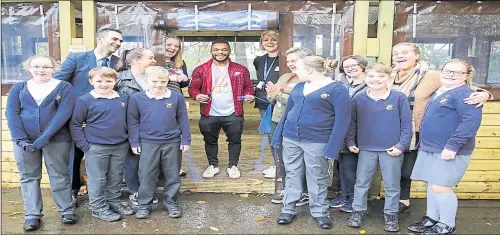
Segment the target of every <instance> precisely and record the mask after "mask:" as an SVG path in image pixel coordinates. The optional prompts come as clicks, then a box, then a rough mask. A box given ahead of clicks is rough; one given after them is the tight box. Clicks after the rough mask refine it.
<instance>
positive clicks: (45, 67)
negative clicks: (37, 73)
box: [30, 66, 54, 70]
mask: <svg viewBox="0 0 500 235" xmlns="http://www.w3.org/2000/svg"><path fill="white" fill-rule="evenodd" d="M30 68H32V69H43V70H47V69H53V68H54V67H48V66H43V67H40V66H30Z"/></svg>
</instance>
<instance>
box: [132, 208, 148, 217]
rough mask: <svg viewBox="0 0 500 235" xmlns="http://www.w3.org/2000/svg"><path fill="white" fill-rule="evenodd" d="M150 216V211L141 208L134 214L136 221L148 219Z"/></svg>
mask: <svg viewBox="0 0 500 235" xmlns="http://www.w3.org/2000/svg"><path fill="white" fill-rule="evenodd" d="M150 214H151V210H150V209H148V208H144V207H141V208H139V209H138V210H137V212H135V218H137V219H148V218H149V215H150Z"/></svg>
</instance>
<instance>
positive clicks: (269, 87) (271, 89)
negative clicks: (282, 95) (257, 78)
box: [266, 82, 278, 98]
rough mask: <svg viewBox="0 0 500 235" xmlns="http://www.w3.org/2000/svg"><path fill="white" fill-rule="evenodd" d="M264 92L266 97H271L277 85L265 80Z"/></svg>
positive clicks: (276, 90)
mask: <svg viewBox="0 0 500 235" xmlns="http://www.w3.org/2000/svg"><path fill="white" fill-rule="evenodd" d="M266 92H267V97H268V98H273V97H274V96H276V94H277V93H278V87H277V86H276V85H274V84H273V83H272V82H267V84H266Z"/></svg>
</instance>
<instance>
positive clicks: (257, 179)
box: [0, 0, 500, 199]
mask: <svg viewBox="0 0 500 235" xmlns="http://www.w3.org/2000/svg"><path fill="white" fill-rule="evenodd" d="M0 3H1V9H2V16H1V20H2V47H1V48H2V50H1V66H2V71H1V74H2V89H1V91H2V93H1V95H2V126H1V130H2V135H1V136H2V137H1V141H2V145H1V146H2V149H1V153H2V186H4V187H18V186H19V183H18V182H19V177H18V174H17V168H16V165H15V162H14V159H13V153H12V142H11V138H10V133H9V131H8V128H7V125H6V120H5V114H4V112H5V110H4V109H5V104H6V95H7V93H8V91H9V89H10V87H11V86H12V84H13V83H15V82H16V81H19V80H25V79H27V78H28V77H27V74H26V72H25V71H23V70H22V69H21V66H20V65H21V63H22V62H23V61H24V60H26V59H27V58H28V57H29V56H31V55H34V54H36V53H40V54H47V55H50V56H52V57H54V58H56V59H57V60H60V61H64V59H65V58H66V56H67V55H68V53H72V52H79V51H87V50H91V49H93V48H94V43H95V40H94V36H95V31H96V30H97V29H99V28H103V27H114V28H119V29H120V30H122V31H123V32H124V34H123V35H124V43H123V44H122V49H127V48H134V47H151V48H155V49H156V51H157V52H158V60H159V61H161V59H162V57H161V51H162V48H163V47H162V46H163V43H164V42H163V41H164V40H163V37H164V35H165V34H166V33H168V34H169V35H176V36H179V37H181V39H182V46H183V51H184V54H183V56H184V58H185V60H186V63H187V65H188V70H189V71H192V70H193V69H194V68H195V67H196V66H197V65H199V64H200V63H201V62H203V61H205V60H207V59H208V58H209V53H208V49H207V45H209V42H210V41H212V40H213V39H214V38H215V37H223V38H225V39H227V40H228V41H230V43H231V46H232V48H233V53H232V55H231V57H232V59H233V60H236V62H238V63H242V64H244V65H247V66H248V68H249V70H250V72H251V74H252V76H253V77H255V71H254V68H253V65H252V61H253V58H254V57H255V56H256V55H259V54H261V53H262V51H259V49H258V41H259V36H260V34H261V33H262V32H263V31H264V30H267V29H279V31H280V50H281V52H284V51H286V49H288V48H290V47H292V46H303V47H307V48H310V49H312V50H313V51H314V52H315V53H316V54H317V55H321V56H323V57H328V58H337V59H339V58H341V57H342V56H347V55H352V54H357V55H361V56H365V57H367V58H368V60H369V61H372V62H374V61H378V62H382V63H385V64H390V63H391V47H392V46H393V45H394V44H397V43H399V42H415V43H418V44H419V45H420V46H421V48H422V49H423V53H422V57H423V58H424V59H425V60H427V61H430V62H431V63H432V64H434V65H436V66H437V65H439V64H440V63H442V62H444V60H446V59H448V58H451V57H459V58H465V59H468V60H470V61H471V62H472V63H473V64H474V65H475V66H476V69H477V71H478V74H477V76H476V77H475V79H474V82H475V83H476V84H478V85H479V86H481V87H484V88H486V89H488V90H489V91H491V92H492V93H493V94H494V95H495V97H497V98H500V92H498V90H497V89H496V88H495V87H496V85H497V84H500V75H499V74H500V29H499V28H498V24H499V23H500V3H496V2H494V1H492V2H489V1H484V2H481V1H453V3H452V1H295V0H287V1H215V0H210V1H143V2H137V1H127V0H124V1H111V0H102V1H94V0H60V1H55V0H31V1H29V0H0ZM207 19H208V20H207ZM280 60H281V61H280V64H281V65H282V66H281V67H280V73H285V72H288V68H286V66H284V65H286V62H285V58H284V57H281V58H280ZM187 101H188V102H189V115H190V121H191V126H192V128H191V129H192V133H193V151H192V155H188V156H185V157H184V161H183V168H184V169H186V170H187V171H188V177H187V178H186V179H184V180H183V186H182V190H184V191H186V190H189V191H196V192H234V193H248V192H261V193H273V191H274V187H275V183H274V181H273V180H265V179H264V178H263V177H262V175H261V174H260V172H258V171H255V170H253V168H255V166H256V165H258V160H259V158H260V156H259V155H260V152H261V149H260V146H261V136H260V135H258V134H257V131H256V129H257V127H258V124H259V120H260V116H259V114H258V111H257V109H254V108H253V105H252V104H249V105H246V106H245V114H246V115H245V130H244V137H243V151H242V155H241V157H240V159H241V160H240V164H239V167H240V170H241V171H242V178H241V179H240V180H229V179H228V177H227V176H226V175H225V174H219V175H218V176H216V177H215V178H214V179H211V180H203V181H199V180H193V177H192V176H193V175H192V173H193V172H194V173H199V174H201V173H202V172H203V170H204V169H205V167H206V164H207V160H206V157H205V153H204V147H203V140H202V136H201V134H200V133H199V130H198V125H197V123H198V120H199V108H198V107H199V106H198V103H197V102H194V101H193V100H191V99H190V98H187ZM497 133H500V105H499V103H496V102H489V103H487V104H486V106H485V108H484V116H483V123H482V126H481V128H480V131H479V133H478V136H477V149H476V151H475V152H474V154H473V160H472V162H471V165H470V166H469V169H468V172H467V173H466V175H465V177H464V179H463V180H462V182H461V183H460V184H459V185H458V187H457V192H458V193H457V194H458V196H459V197H461V198H485V199H490V198H500V137H497ZM224 141H225V138H224V137H221V138H220V145H221V148H220V154H219V155H220V157H219V158H220V160H221V165H224V164H225V161H227V150H226V147H225V146H226V144H225V142H224ZM265 152H266V157H265V158H264V163H263V165H262V167H267V166H269V165H270V164H272V160H271V157H270V153H269V150H266V151H265ZM44 172H45V168H44ZM195 178H196V177H195ZM42 184H43V186H44V187H49V184H48V177H47V175H44V177H43V178H42ZM378 188H379V189H381V187H378ZM412 191H413V192H412V196H414V197H425V192H426V186H425V185H424V184H423V183H421V182H416V183H414V185H413V188H412ZM382 195H383V192H382Z"/></svg>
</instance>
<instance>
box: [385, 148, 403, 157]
mask: <svg viewBox="0 0 500 235" xmlns="http://www.w3.org/2000/svg"><path fill="white" fill-rule="evenodd" d="M386 150H387V153H388V154H389V155H391V156H393V157H397V156H399V155H401V154H402V153H403V151H401V150H399V149H398V148H396V147H394V146H392V147H390V148H388V149H386Z"/></svg>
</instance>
